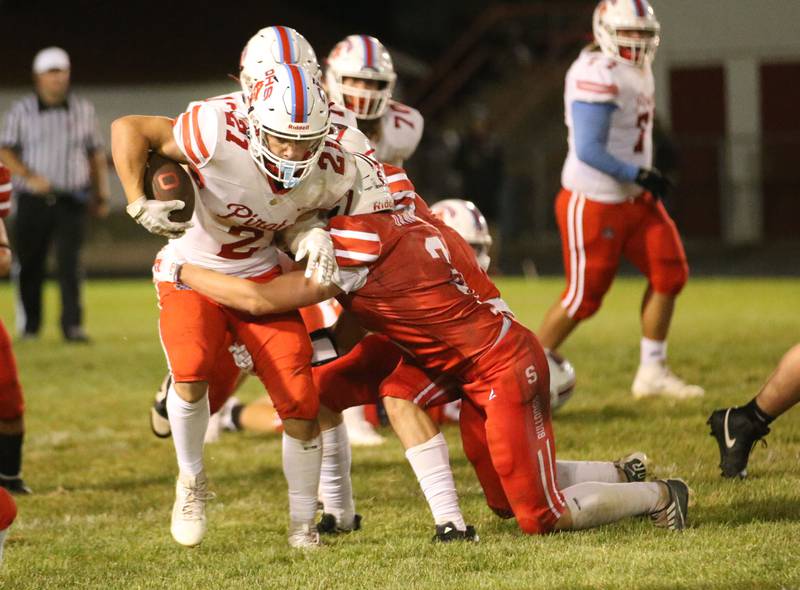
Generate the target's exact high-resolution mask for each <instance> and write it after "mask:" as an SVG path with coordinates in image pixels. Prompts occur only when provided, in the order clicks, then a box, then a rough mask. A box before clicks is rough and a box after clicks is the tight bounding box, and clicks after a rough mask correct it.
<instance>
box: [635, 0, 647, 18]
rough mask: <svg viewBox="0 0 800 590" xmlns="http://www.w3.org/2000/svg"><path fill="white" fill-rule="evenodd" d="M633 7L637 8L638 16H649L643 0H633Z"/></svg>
mask: <svg viewBox="0 0 800 590" xmlns="http://www.w3.org/2000/svg"><path fill="white" fill-rule="evenodd" d="M633 8H634V9H635V10H636V16H639V17H644V16H647V12H646V11H645V9H644V4H643V3H642V0H633Z"/></svg>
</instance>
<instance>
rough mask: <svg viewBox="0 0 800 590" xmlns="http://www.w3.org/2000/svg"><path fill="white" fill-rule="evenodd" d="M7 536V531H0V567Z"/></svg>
mask: <svg viewBox="0 0 800 590" xmlns="http://www.w3.org/2000/svg"><path fill="white" fill-rule="evenodd" d="M7 534H8V529H3V530H2V531H0V566H1V565H3V544H4V543H5V542H6V535H7Z"/></svg>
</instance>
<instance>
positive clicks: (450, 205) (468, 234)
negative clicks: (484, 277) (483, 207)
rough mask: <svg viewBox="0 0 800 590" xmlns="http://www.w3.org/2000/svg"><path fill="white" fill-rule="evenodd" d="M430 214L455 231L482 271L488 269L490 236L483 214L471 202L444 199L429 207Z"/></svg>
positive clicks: (490, 260)
mask: <svg viewBox="0 0 800 590" xmlns="http://www.w3.org/2000/svg"><path fill="white" fill-rule="evenodd" d="M431 213H433V214H434V215H436V216H437V217H438V218H439V219H441V220H442V221H444V222H445V223H446V224H447V225H449V226H450V227H452V228H453V229H454V230H456V231H457V232H458V233H459V234H460V235H461V237H462V238H464V239H465V240H466V241H467V243H468V244H469V245H470V246H472V248H473V249H474V250H475V256H476V257H477V259H478V264H479V265H480V267H481V268H482V269H483V270H488V269H489V264H490V263H491V262H492V259H491V258H490V257H489V247H490V246H491V245H492V235H491V234H490V233H489V226H488V225H487V223H486V219H485V218H484V216H483V213H481V212H480V210H479V209H478V208H477V207H476V206H475V203H473V202H472V201H464V200H462V199H445V200H444V201H439V202H438V203H434V204H433V205H432V206H431Z"/></svg>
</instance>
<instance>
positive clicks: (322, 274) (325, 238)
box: [294, 227, 339, 287]
mask: <svg viewBox="0 0 800 590" xmlns="http://www.w3.org/2000/svg"><path fill="white" fill-rule="evenodd" d="M306 256H308V262H307V263H306V272H305V277H306V278H307V279H310V278H311V277H312V276H313V277H314V280H315V281H317V283H319V284H320V285H322V286H323V287H327V286H328V285H330V284H331V283H332V282H333V281H334V280H335V279H336V278H337V277H338V275H339V265H337V264H336V257H335V255H334V253H333V242H331V236H330V234H329V233H328V232H326V231H325V230H324V229H320V228H318V227H316V228H314V229H312V230H310V231H308V233H306V235H305V236H304V237H303V239H301V240H300V243H299V244H298V246H297V254H296V255H295V257H294V259H295V261H296V262H300V261H301V260H302V259H303V258H305V257H306Z"/></svg>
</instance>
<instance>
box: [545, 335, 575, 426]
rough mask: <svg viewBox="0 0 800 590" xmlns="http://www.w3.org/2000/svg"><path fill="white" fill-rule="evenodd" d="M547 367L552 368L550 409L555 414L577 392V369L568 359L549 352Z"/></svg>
mask: <svg viewBox="0 0 800 590" xmlns="http://www.w3.org/2000/svg"><path fill="white" fill-rule="evenodd" d="M547 366H548V367H550V409H551V410H552V411H553V412H555V411H557V410H558V409H559V408H562V407H563V406H564V404H566V403H567V402H568V401H569V398H571V397H572V393H573V391H574V390H575V381H576V379H575V369H574V367H573V366H572V363H570V362H569V361H568V360H567V359H565V358H564V357H562V356H561V355H559V354H556V353H555V352H552V351H549V350H548V351H547Z"/></svg>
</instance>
